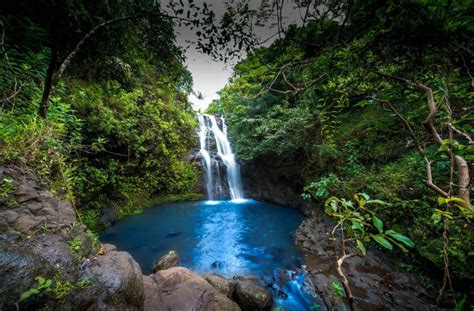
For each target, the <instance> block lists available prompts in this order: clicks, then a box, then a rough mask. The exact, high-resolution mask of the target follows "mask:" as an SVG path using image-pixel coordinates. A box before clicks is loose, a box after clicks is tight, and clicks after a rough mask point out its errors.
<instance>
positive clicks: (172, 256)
mask: <svg viewBox="0 0 474 311" xmlns="http://www.w3.org/2000/svg"><path fill="white" fill-rule="evenodd" d="M177 266H179V257H178V254H177V253H176V252H175V251H169V253H168V254H166V255H164V256H162V257H161V258H160V259H158V260H157V261H156V262H155V263H154V264H153V272H157V271H159V270H165V269H169V268H173V267H177Z"/></svg>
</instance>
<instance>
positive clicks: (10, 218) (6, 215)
mask: <svg viewBox="0 0 474 311" xmlns="http://www.w3.org/2000/svg"><path fill="white" fill-rule="evenodd" d="M18 216H19V215H18V213H17V212H15V211H12V210H6V211H3V212H2V213H1V214H0V218H3V219H5V220H6V221H7V222H8V223H9V224H13V223H15V221H16V220H17V219H18Z"/></svg>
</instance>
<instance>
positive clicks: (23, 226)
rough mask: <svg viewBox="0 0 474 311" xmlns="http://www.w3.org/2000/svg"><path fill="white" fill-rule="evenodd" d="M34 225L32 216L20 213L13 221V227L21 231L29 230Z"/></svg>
mask: <svg viewBox="0 0 474 311" xmlns="http://www.w3.org/2000/svg"><path fill="white" fill-rule="evenodd" d="M35 226H36V221H35V220H34V219H33V216H27V215H22V216H20V217H18V219H17V220H16V222H15V228H16V229H17V230H19V231H22V232H29V231H30V230H31V229H33V228H34V227H35Z"/></svg>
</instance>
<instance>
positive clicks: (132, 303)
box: [81, 251, 144, 310]
mask: <svg viewBox="0 0 474 311" xmlns="http://www.w3.org/2000/svg"><path fill="white" fill-rule="evenodd" d="M83 277H89V278H90V279H91V280H93V281H92V284H91V285H89V286H88V287H87V288H86V291H85V292H84V293H82V294H81V296H84V295H86V296H90V297H94V304H95V307H94V308H93V309H94V310H140V309H142V307H143V300H144V290H143V277H142V273H141V270H140V267H139V266H138V264H137V263H136V262H135V260H133V258H132V256H131V255H130V254H129V253H127V252H115V251H114V252H110V253H106V254H105V255H104V256H100V257H98V258H97V259H96V260H94V261H93V262H91V264H90V265H89V266H88V267H87V268H86V269H85V272H84V273H83Z"/></svg>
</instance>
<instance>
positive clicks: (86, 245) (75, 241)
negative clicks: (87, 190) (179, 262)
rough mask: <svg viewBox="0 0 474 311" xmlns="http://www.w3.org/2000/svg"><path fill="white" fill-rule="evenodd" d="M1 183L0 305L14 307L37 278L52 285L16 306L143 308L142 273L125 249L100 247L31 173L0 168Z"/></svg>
mask: <svg viewBox="0 0 474 311" xmlns="http://www.w3.org/2000/svg"><path fill="white" fill-rule="evenodd" d="M0 182H1V184H2V191H1V194H2V197H1V200H0V310H14V309H15V303H17V302H18V300H19V298H20V295H21V294H22V293H24V292H25V291H27V290H29V289H31V288H36V287H37V284H38V281H37V280H36V278H38V277H42V278H44V279H45V280H48V279H49V280H51V281H52V282H51V285H49V286H48V288H47V290H46V289H45V290H43V291H41V292H40V293H37V294H35V295H32V296H31V297H30V298H28V299H25V300H24V301H22V302H21V303H19V307H20V309H40V308H43V307H46V306H48V307H51V308H54V309H58V310H71V309H74V310H77V309H80V310H83V309H89V310H123V309H127V310H140V309H142V307H143V301H144V293H143V280H142V273H141V270H140V267H139V266H138V264H137V263H136V262H135V261H134V260H133V258H132V257H131V256H130V254H128V253H126V252H118V251H116V250H115V247H113V246H106V247H105V248H104V249H102V250H100V251H99V246H100V245H99V244H98V243H97V242H98V241H97V240H95V239H94V237H93V236H92V235H90V234H88V233H87V232H86V228H85V227H84V226H82V225H80V224H79V223H78V222H77V219H76V215H75V212H74V209H73V208H72V206H71V203H70V202H68V201H65V200H62V199H60V198H58V197H56V196H55V195H53V194H52V193H51V192H49V191H47V190H46V189H45V187H44V185H42V184H41V183H40V181H39V180H38V179H37V178H36V177H35V176H34V175H32V174H30V173H24V172H22V171H21V170H20V169H19V168H17V167H0Z"/></svg>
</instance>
